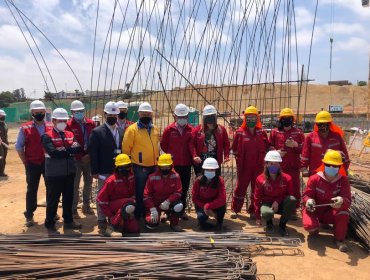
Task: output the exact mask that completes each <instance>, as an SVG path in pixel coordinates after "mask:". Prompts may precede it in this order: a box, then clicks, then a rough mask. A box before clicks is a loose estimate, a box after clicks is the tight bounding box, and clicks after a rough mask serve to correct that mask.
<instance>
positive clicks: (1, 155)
mask: <svg viewBox="0 0 370 280" xmlns="http://www.w3.org/2000/svg"><path fill="white" fill-rule="evenodd" d="M5 118H6V113H5V111H4V110H0V177H5V178H6V177H8V175H6V174H5V165H6V156H7V155H8V148H9V141H8V126H7V125H6V123H5Z"/></svg>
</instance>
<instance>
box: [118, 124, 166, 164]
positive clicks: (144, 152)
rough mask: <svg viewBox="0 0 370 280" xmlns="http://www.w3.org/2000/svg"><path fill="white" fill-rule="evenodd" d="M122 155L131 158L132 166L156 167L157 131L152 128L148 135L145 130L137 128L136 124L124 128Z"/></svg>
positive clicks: (155, 128) (157, 154) (157, 150)
mask: <svg viewBox="0 0 370 280" xmlns="http://www.w3.org/2000/svg"><path fill="white" fill-rule="evenodd" d="M122 150H123V153H124V154H127V155H129V156H131V161H132V163H134V164H137V165H141V166H153V165H157V158H158V156H159V131H158V128H157V127H155V126H153V127H152V128H151V131H150V135H149V133H148V129H147V128H139V127H138V124H137V123H134V124H132V125H130V126H129V127H128V128H126V131H125V136H124V137H123V141H122Z"/></svg>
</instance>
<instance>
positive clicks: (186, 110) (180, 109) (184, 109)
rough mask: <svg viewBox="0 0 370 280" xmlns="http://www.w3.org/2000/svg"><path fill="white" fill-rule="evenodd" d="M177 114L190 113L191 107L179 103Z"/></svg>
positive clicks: (184, 114)
mask: <svg viewBox="0 0 370 280" xmlns="http://www.w3.org/2000/svg"><path fill="white" fill-rule="evenodd" d="M175 115H176V116H178V117H184V116H187V115H189V108H188V106H186V105H185V104H181V103H180V104H177V105H176V107H175Z"/></svg>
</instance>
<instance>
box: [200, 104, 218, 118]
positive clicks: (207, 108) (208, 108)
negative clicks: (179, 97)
mask: <svg viewBox="0 0 370 280" xmlns="http://www.w3.org/2000/svg"><path fill="white" fill-rule="evenodd" d="M214 114H217V110H216V108H215V107H214V106H212V105H207V106H205V107H204V108H203V116H207V115H214Z"/></svg>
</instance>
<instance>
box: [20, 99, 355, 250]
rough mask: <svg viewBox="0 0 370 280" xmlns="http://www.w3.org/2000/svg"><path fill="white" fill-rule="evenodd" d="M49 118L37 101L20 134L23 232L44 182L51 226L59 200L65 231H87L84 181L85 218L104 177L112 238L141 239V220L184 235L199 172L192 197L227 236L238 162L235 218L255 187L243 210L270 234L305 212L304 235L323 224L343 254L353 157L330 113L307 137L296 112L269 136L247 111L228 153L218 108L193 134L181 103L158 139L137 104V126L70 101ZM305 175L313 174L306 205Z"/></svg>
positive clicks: (105, 221)
mask: <svg viewBox="0 0 370 280" xmlns="http://www.w3.org/2000/svg"><path fill="white" fill-rule="evenodd" d="M45 110H46V108H45V105H44V104H43V102H42V101H39V100H35V101H33V102H32V103H31V105H30V112H31V114H32V121H30V122H28V123H25V124H23V125H22V126H21V128H20V131H19V134H18V138H17V143H16V150H17V151H18V154H19V156H20V158H21V159H22V161H23V163H24V165H25V168H26V176H27V195H26V210H25V212H24V215H25V217H26V226H32V225H33V224H34V220H33V213H34V211H35V210H36V208H37V190H38V185H39V181H40V177H41V175H44V178H45V183H46V188H47V207H46V208H47V210H46V219H45V226H46V228H47V229H48V230H49V231H56V228H55V222H56V220H58V219H59V216H58V215H57V207H58V203H59V200H60V196H61V195H62V196H63V198H62V204H63V221H64V228H70V229H79V228H81V224H80V223H78V222H76V221H75V220H76V219H77V218H79V214H78V211H77V205H78V200H79V185H80V180H81V176H82V177H83V180H84V187H83V191H82V198H83V201H82V202H83V203H82V212H83V213H84V214H86V215H90V214H94V211H93V210H92V209H91V207H90V202H91V201H90V199H91V189H92V188H91V186H92V181H93V179H97V181H98V195H97V199H96V200H97V207H96V208H97V217H98V221H97V222H98V227H99V229H100V230H101V231H102V233H104V234H105V235H106V236H110V235H111V234H112V233H113V232H114V231H120V232H122V233H138V232H139V231H140V227H139V220H140V219H141V218H143V219H144V221H145V226H146V227H147V228H149V229H152V228H154V227H156V226H157V225H158V224H159V223H160V222H161V221H162V222H165V221H167V220H168V221H169V223H170V227H171V229H172V230H174V231H181V227H180V226H179V220H180V219H183V220H187V219H188V216H187V214H186V211H185V208H186V206H187V205H188V202H187V198H188V192H189V185H190V178H191V173H192V168H193V169H194V173H195V175H196V179H195V181H194V184H193V186H192V193H191V198H192V201H193V204H194V206H195V211H196V214H197V219H198V224H199V226H200V228H201V229H204V230H209V229H216V230H221V229H222V227H223V220H224V215H225V212H226V208H227V207H226V191H225V183H224V180H223V178H222V176H221V165H222V164H223V163H226V162H228V161H229V160H230V154H233V155H234V156H235V159H236V167H237V183H236V186H235V189H234V192H233V197H232V203H231V210H232V212H233V213H232V215H231V218H233V219H236V218H238V214H239V213H240V212H241V210H242V208H243V205H244V203H245V200H246V195H247V189H248V186H249V185H250V186H251V190H250V199H249V200H248V199H247V202H246V210H247V211H248V213H250V215H251V218H252V219H255V220H256V224H257V225H262V220H264V221H265V228H266V231H267V232H271V231H273V230H274V226H273V217H274V213H279V214H281V218H280V222H279V232H280V233H281V235H283V236H286V235H288V232H287V229H286V224H287V222H288V220H289V219H291V218H292V217H294V216H296V211H298V210H299V209H300V208H301V205H303V208H302V209H303V210H302V220H303V226H304V228H305V229H306V230H308V231H310V233H311V234H317V232H318V230H319V225H320V223H326V224H334V237H335V240H336V241H337V243H338V246H339V248H340V249H341V250H343V251H344V250H346V246H345V243H344V242H343V240H344V238H345V235H346V232H347V226H348V217H349V213H348V208H349V206H350V203H351V196H350V187H349V184H348V180H347V178H346V174H347V173H346V172H347V170H348V166H349V158H348V153H347V149H346V145H345V142H344V140H343V131H342V130H341V129H340V128H339V127H338V126H336V125H335V124H334V122H333V119H332V117H331V115H330V113H329V112H327V111H321V112H319V113H318V114H317V115H316V119H315V126H314V131H313V132H312V133H310V134H308V135H307V136H306V137H305V136H304V134H303V132H302V131H301V130H300V129H298V128H297V127H296V126H295V115H294V113H293V111H292V109H290V108H284V109H283V110H281V112H280V115H279V122H278V124H279V125H278V127H277V128H275V129H273V130H272V131H271V132H270V135H269V136H268V134H267V132H266V131H265V130H264V129H263V126H262V123H261V119H260V114H259V112H258V109H257V108H255V107H254V106H249V107H248V108H246V110H245V111H244V117H243V123H242V125H241V126H240V128H238V129H237V131H236V132H235V134H234V137H233V142H232V143H231V145H230V140H229V135H228V133H227V130H226V129H225V127H223V126H222V125H220V124H219V123H218V122H217V117H218V116H217V110H216V108H215V107H214V106H212V105H207V106H205V107H204V109H203V112H202V122H201V124H200V125H198V126H197V127H192V126H191V125H190V124H189V120H188V116H189V108H188V107H187V106H186V105H184V104H178V105H177V106H176V107H175V110H174V122H173V123H171V124H170V125H168V126H167V127H166V128H165V129H164V131H163V133H162V136H161V137H160V133H159V129H158V127H157V126H156V125H155V124H154V122H153V109H152V106H151V105H150V104H149V103H148V102H143V103H141V104H140V106H139V109H138V115H139V119H138V121H137V122H135V123H132V122H130V121H129V120H127V110H128V104H127V103H125V102H122V101H119V102H113V101H111V102H108V103H107V104H105V107H104V120H105V122H104V123H103V124H101V125H99V126H97V127H96V122H95V121H96V120H91V119H88V118H87V117H86V115H85V107H84V104H83V103H82V102H81V101H78V100H75V101H73V102H72V103H71V107H70V110H71V115H72V117H71V118H70V117H69V114H68V112H67V111H66V110H65V109H63V108H57V109H55V110H54V111H53V113H52V122H51V123H49V122H46V121H45V112H46V111H45ZM160 150H162V151H163V152H162V153H161V151H160ZM301 172H302V174H303V175H305V176H310V178H309V180H308V183H307V187H306V189H305V190H304V192H303V195H302V197H301V187H300V186H301V181H300V173H301ZM248 202H249V203H248ZM209 218H214V219H215V221H216V222H215V224H213V223H209V222H208V220H209Z"/></svg>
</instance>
